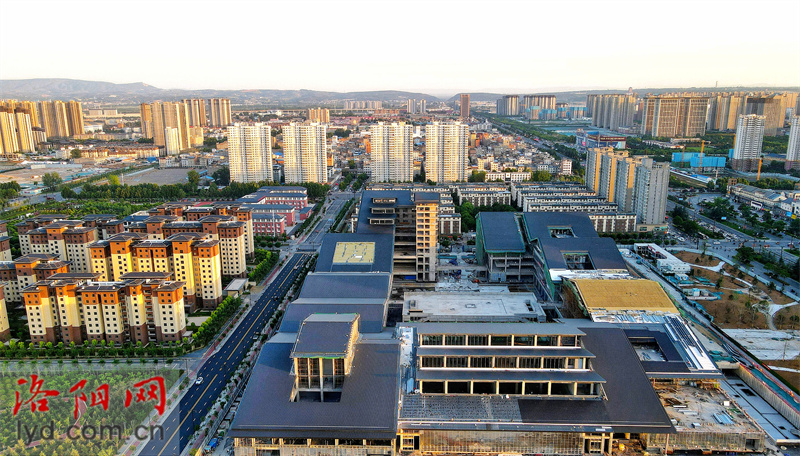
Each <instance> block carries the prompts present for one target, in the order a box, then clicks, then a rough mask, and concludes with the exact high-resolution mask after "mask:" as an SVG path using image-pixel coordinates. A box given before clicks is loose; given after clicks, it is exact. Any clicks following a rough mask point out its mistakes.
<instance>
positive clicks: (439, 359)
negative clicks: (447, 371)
mask: <svg viewBox="0 0 800 456" xmlns="http://www.w3.org/2000/svg"><path fill="white" fill-rule="evenodd" d="M421 364H422V367H444V357H443V356H423V357H422V358H421Z"/></svg>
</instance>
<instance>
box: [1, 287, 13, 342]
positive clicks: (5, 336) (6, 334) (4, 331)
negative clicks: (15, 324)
mask: <svg viewBox="0 0 800 456" xmlns="http://www.w3.org/2000/svg"><path fill="white" fill-rule="evenodd" d="M4 288H5V284H2V283H0V342H4V341H7V340H9V339H10V338H11V326H9V324H8V309H7V308H6V297H5V295H4V294H3V289H4Z"/></svg>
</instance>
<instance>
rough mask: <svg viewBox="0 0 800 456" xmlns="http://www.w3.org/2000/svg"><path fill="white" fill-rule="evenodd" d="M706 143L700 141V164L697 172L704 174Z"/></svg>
mask: <svg viewBox="0 0 800 456" xmlns="http://www.w3.org/2000/svg"><path fill="white" fill-rule="evenodd" d="M705 145H706V142H705V140H700V163H698V166H697V171H698V172H700V173H702V172H703V148H704V147H705Z"/></svg>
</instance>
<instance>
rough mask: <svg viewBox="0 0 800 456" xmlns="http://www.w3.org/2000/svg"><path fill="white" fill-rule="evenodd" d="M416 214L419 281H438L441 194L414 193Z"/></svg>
mask: <svg viewBox="0 0 800 456" xmlns="http://www.w3.org/2000/svg"><path fill="white" fill-rule="evenodd" d="M414 212H415V214H416V220H415V222H416V243H417V251H416V254H417V280H418V281H420V282H435V281H436V262H437V257H436V251H437V249H436V247H437V245H438V243H439V235H438V229H439V223H438V222H437V217H438V214H439V194H438V193H435V192H417V193H414Z"/></svg>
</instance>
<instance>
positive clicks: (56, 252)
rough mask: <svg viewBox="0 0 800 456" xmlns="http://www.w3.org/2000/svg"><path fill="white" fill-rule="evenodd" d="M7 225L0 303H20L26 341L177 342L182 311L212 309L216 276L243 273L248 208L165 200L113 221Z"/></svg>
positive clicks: (248, 250) (218, 291) (52, 219)
mask: <svg viewBox="0 0 800 456" xmlns="http://www.w3.org/2000/svg"><path fill="white" fill-rule="evenodd" d="M16 228H17V232H18V234H19V241H20V249H21V253H22V256H20V257H19V258H16V259H12V258H11V254H10V246H9V243H8V237H7V234H6V235H4V236H3V237H0V249H3V251H2V252H0V258H2V261H0V281H2V282H4V287H3V288H4V290H3V291H4V293H3V294H4V304H14V305H17V304H20V303H21V304H22V305H24V307H25V311H26V314H27V318H28V324H29V328H30V333H31V338H32V340H33V341H45V342H57V341H64V342H72V341H75V342H80V341H82V340H86V339H87V338H88V339H99V340H106V341H114V342H123V341H133V342H137V341H143V342H147V341H148V340H149V341H158V342H162V341H175V340H180V339H181V337H183V335H184V334H185V332H186V321H185V318H184V315H185V313H187V312H191V311H194V310H195V309H196V308H207V309H213V308H215V307H216V306H217V305H218V304H219V303H220V302H221V301H222V298H223V290H222V277H231V278H233V277H244V276H246V274H247V268H246V259H247V258H249V257H251V256H252V255H253V254H254V243H253V236H254V225H253V217H252V211H251V209H249V208H247V207H244V206H243V205H238V204H217V205H214V206H204V207H193V206H191V205H188V204H184V203H168V204H163V205H161V206H158V207H156V208H154V209H151V210H149V211H146V212H143V213H137V214H134V215H131V216H129V217H126V218H125V219H122V220H120V219H118V218H117V217H115V216H114V215H107V214H95V215H90V216H86V217H84V218H83V219H81V220H71V219H69V218H68V217H66V216H63V215H40V216H37V217H34V218H32V219H28V220H25V221H23V222H20V223H17V224H16ZM2 229H4V226H3V228H2ZM0 234H2V233H0ZM101 292H102V293H101ZM162 292H163V293H162ZM98 293H99V294H98ZM2 310H3V312H0V322H2V321H7V315H6V314H5V308H4V307H3V309H2ZM6 329H7V328H6ZM2 332H3V328H2V327H0V333H2Z"/></svg>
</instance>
